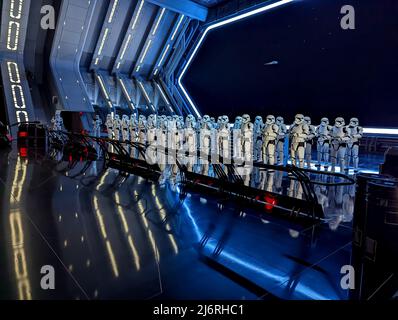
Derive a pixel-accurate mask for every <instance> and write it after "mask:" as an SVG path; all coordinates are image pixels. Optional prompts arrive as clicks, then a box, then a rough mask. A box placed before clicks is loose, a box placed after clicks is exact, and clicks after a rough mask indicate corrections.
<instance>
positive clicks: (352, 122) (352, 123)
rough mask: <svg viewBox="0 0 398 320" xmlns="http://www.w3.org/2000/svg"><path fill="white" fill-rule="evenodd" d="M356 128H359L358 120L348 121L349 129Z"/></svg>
mask: <svg viewBox="0 0 398 320" xmlns="http://www.w3.org/2000/svg"><path fill="white" fill-rule="evenodd" d="M358 126H359V120H358V118H352V119H351V120H350V127H353V128H355V127H358Z"/></svg>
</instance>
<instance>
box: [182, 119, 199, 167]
mask: <svg viewBox="0 0 398 320" xmlns="http://www.w3.org/2000/svg"><path fill="white" fill-rule="evenodd" d="M195 126H196V124H195V117H194V116H193V115H189V116H188V117H187V119H186V121H185V129H184V152H188V156H187V161H186V166H187V169H188V171H193V166H194V164H195V159H196V145H197V143H196V132H195Z"/></svg>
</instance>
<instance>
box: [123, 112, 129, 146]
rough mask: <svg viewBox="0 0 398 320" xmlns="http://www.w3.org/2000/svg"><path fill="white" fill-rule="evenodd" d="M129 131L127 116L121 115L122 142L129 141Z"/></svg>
mask: <svg viewBox="0 0 398 320" xmlns="http://www.w3.org/2000/svg"><path fill="white" fill-rule="evenodd" d="M129 129H130V121H129V117H128V116H127V115H123V117H122V141H123V142H126V141H129V139H130V137H129Z"/></svg>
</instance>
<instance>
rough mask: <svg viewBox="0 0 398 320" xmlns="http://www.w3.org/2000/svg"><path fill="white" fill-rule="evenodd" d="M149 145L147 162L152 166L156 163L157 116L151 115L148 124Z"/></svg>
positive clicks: (147, 139) (147, 140)
mask: <svg viewBox="0 0 398 320" xmlns="http://www.w3.org/2000/svg"><path fill="white" fill-rule="evenodd" d="M146 142H147V144H148V148H147V152H146V161H147V162H148V163H150V164H155V163H156V115H155V114H151V115H149V117H148V123H147V138H146Z"/></svg>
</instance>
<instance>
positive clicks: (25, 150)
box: [19, 147, 28, 158]
mask: <svg viewBox="0 0 398 320" xmlns="http://www.w3.org/2000/svg"><path fill="white" fill-rule="evenodd" d="M19 155H20V156H21V157H22V158H26V157H27V156H28V148H25V147H22V148H19Z"/></svg>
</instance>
